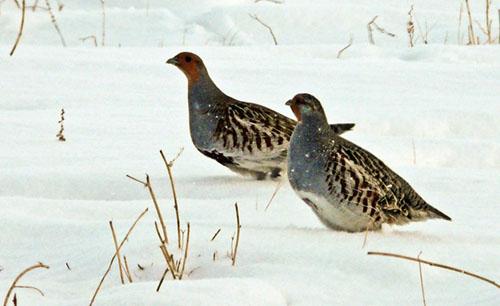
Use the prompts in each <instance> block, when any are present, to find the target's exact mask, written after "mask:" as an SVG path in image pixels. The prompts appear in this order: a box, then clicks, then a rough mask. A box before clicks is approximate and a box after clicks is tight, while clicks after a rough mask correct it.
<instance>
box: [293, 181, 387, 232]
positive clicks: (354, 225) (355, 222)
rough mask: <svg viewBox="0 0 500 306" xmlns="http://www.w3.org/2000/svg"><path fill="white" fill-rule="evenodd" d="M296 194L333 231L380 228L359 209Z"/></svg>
mask: <svg viewBox="0 0 500 306" xmlns="http://www.w3.org/2000/svg"><path fill="white" fill-rule="evenodd" d="M296 193H297V194H298V196H299V197H300V198H301V199H303V200H304V202H306V203H307V205H309V207H311V209H312V210H313V211H314V213H315V214H316V215H317V216H318V218H319V219H320V221H321V222H323V224H325V225H326V226H328V227H330V228H332V229H334V230H339V231H348V232H360V231H365V230H366V229H367V228H368V229H369V230H374V229H378V228H380V225H374V222H372V218H370V216H369V215H367V214H364V213H363V212H362V209H361V208H360V207H357V206H355V205H345V204H340V203H335V202H334V201H328V200H327V199H325V198H324V197H321V196H318V195H316V194H313V193H310V192H305V191H296ZM305 199H308V201H307V200H305Z"/></svg>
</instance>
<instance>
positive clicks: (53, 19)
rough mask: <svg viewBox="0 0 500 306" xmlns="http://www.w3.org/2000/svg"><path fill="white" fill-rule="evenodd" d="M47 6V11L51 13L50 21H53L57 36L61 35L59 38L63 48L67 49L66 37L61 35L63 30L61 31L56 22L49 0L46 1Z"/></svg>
mask: <svg viewBox="0 0 500 306" xmlns="http://www.w3.org/2000/svg"><path fill="white" fill-rule="evenodd" d="M45 5H47V11H48V12H49V15H50V20H51V21H52V24H53V25H54V28H55V29H56V31H57V34H59V38H60V39H61V43H62V45H63V47H66V41H65V40H64V37H63V35H62V33H61V29H59V25H58V24H57V21H56V16H55V15H54V13H52V8H51V7H50V2H49V0H45Z"/></svg>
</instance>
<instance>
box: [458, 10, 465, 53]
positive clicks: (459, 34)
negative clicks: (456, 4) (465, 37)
mask: <svg viewBox="0 0 500 306" xmlns="http://www.w3.org/2000/svg"><path fill="white" fill-rule="evenodd" d="M463 10H464V3H463V2H462V1H460V13H459V14H458V30H457V44H459V45H461V44H462V35H461V30H462V13H463Z"/></svg>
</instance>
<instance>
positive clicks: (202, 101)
mask: <svg viewBox="0 0 500 306" xmlns="http://www.w3.org/2000/svg"><path fill="white" fill-rule="evenodd" d="M226 97H227V96H226V95H225V94H224V93H223V92H222V90H220V89H219V88H218V87H217V85H215V83H214V82H213V81H212V79H211V78H210V76H209V75H208V73H207V72H206V71H204V72H203V73H200V76H199V78H198V80H197V81H196V82H195V83H194V84H189V94H188V101H189V110H190V111H195V112H206V111H208V110H209V109H210V108H212V107H214V105H212V104H213V103H214V102H218V101H221V102H222V101H224V100H225V98H226Z"/></svg>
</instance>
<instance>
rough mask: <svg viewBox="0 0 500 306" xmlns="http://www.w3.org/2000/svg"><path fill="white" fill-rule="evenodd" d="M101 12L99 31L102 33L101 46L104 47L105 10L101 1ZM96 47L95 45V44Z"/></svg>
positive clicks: (102, 0)
mask: <svg viewBox="0 0 500 306" xmlns="http://www.w3.org/2000/svg"><path fill="white" fill-rule="evenodd" d="M101 11H102V24H101V31H102V38H101V46H102V47H104V46H105V45H106V10H105V6H104V0H101ZM96 45H97V43H96Z"/></svg>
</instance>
